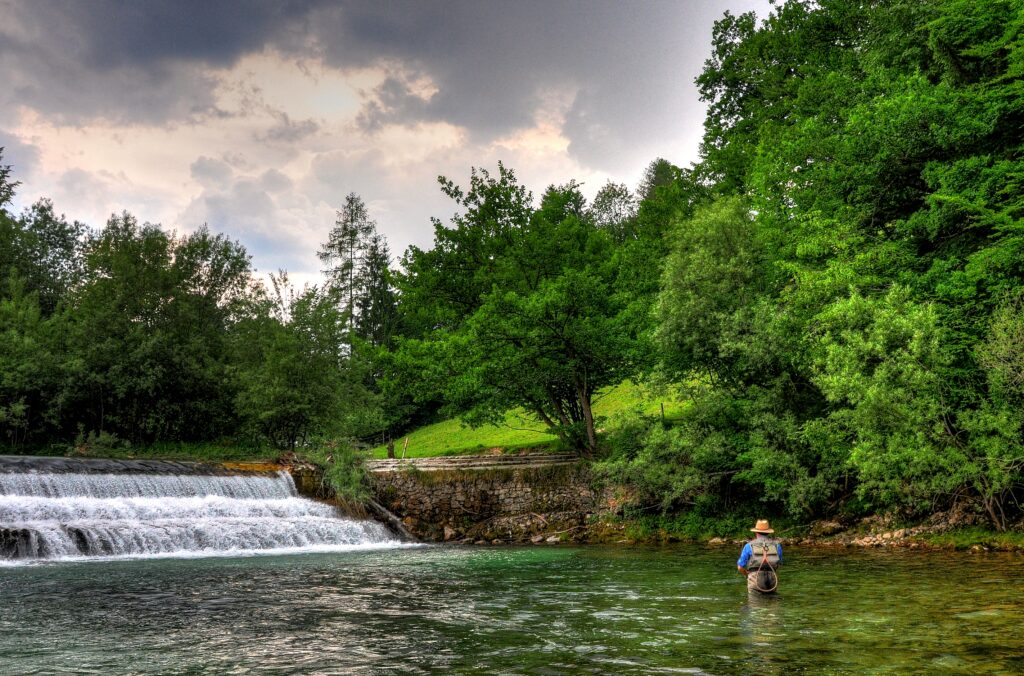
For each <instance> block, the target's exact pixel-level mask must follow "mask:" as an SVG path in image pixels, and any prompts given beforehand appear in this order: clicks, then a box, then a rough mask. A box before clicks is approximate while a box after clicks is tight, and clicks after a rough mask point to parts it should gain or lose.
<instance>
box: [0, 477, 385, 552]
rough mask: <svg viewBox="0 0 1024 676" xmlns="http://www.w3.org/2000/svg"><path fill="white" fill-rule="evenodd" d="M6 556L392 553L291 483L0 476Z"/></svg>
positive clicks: (374, 527) (381, 539)
mask: <svg viewBox="0 0 1024 676" xmlns="http://www.w3.org/2000/svg"><path fill="white" fill-rule="evenodd" d="M0 529H5V531H6V533H7V535H6V538H7V546H6V547H5V551H6V557H8V558H17V559H28V560H39V559H48V560H67V559H85V558H95V557H102V558H147V557H167V556H174V557H180V556H191V555H196V556H237V555H240V554H246V553H283V552H307V551H348V550H351V549H353V548H365V547H390V546H395V545H396V544H397V542H396V541H395V540H394V539H393V538H392V536H391V534H390V533H389V532H388V531H387V529H386V528H384V526H382V525H381V524H379V523H376V522H373V521H363V520H356V519H351V518H347V517H345V516H343V515H342V514H340V513H339V512H338V510H337V509H336V508H334V507H332V506H330V505H326V504H323V503H319V502H315V501H313V500H308V499H306V498H303V497H301V496H299V495H298V494H297V492H296V490H295V484H294V483H293V482H292V479H291V476H290V475H288V474H287V473H286V472H280V473H278V474H276V475H254V476H194V475H183V476H174V475H117V474H38V473H37V474H34V473H24V474H0Z"/></svg>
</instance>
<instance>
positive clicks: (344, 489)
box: [301, 438, 372, 505]
mask: <svg viewBox="0 0 1024 676" xmlns="http://www.w3.org/2000/svg"><path fill="white" fill-rule="evenodd" d="M301 455H302V457H303V458H304V459H306V460H309V461H311V462H313V463H315V464H317V465H320V466H321V467H322V468H323V470H324V481H325V482H326V484H327V486H328V487H329V489H330V492H331V493H332V494H333V495H334V497H335V498H337V499H339V500H341V501H343V502H347V503H350V504H353V505H361V504H363V503H364V502H366V500H367V499H369V498H370V497H372V493H371V491H370V483H369V477H368V476H367V474H366V459H367V453H366V451H365V450H362V449H361V448H360V446H359V445H358V444H357V443H354V442H353V441H351V440H349V439H344V438H317V439H314V440H312V441H311V442H310V443H309V444H308V445H307V446H306V447H305V448H303V449H302V454H301Z"/></svg>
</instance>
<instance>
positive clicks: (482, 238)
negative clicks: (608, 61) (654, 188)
mask: <svg viewBox="0 0 1024 676" xmlns="http://www.w3.org/2000/svg"><path fill="white" fill-rule="evenodd" d="M442 187H443V189H444V191H445V192H446V194H448V195H449V196H451V197H453V198H454V199H455V200H456V201H457V202H458V203H459V204H460V205H461V206H463V207H464V208H465V209H466V214H464V215H461V216H456V217H455V218H454V219H453V223H454V227H452V228H446V227H444V226H442V225H441V224H440V223H438V224H436V226H435V231H436V232H435V247H434V249H433V250H431V251H428V252H422V251H419V250H417V249H411V250H410V252H409V253H408V254H407V255H406V259H405V267H406V269H407V270H408V273H407V275H406V276H405V277H404V280H403V306H404V307H405V308H406V311H407V312H410V313H413V314H414V315H418V316H420V317H432V320H431V324H432V326H434V327H435V328H434V331H433V332H432V333H431V334H430V336H429V337H428V338H427V339H426V340H423V341H407V342H406V343H405V344H404V345H403V347H402V349H401V350H400V353H401V356H400V357H399V360H401V361H399V360H396V362H395V363H399V364H403V365H405V366H406V368H407V369H408V370H407V371H406V373H407V375H408V376H409V377H410V378H411V379H413V378H414V379H416V380H419V381H420V382H429V383H430V386H429V387H427V388H422V389H421V390H420V391H423V390H426V391H428V392H429V391H431V390H435V388H437V389H440V390H441V391H442V392H443V393H444V397H445V400H446V404H447V406H448V410H449V411H451V412H463V413H464V414H465V419H466V420H467V421H468V422H470V423H472V424H484V423H493V422H495V421H498V420H500V419H501V418H502V417H503V416H504V414H505V412H506V411H508V410H509V409H512V408H517V407H519V408H522V409H524V410H526V411H529V412H530V413H531V414H532V415H534V416H536V418H537V419H538V420H539V421H540V422H541V423H543V424H544V425H546V426H547V427H548V428H549V429H550V430H551V431H552V432H553V433H554V434H556V435H557V436H558V437H559V438H560V439H561V440H562V441H563V443H564V444H565V445H566V446H568V447H570V448H573V449H577V450H579V451H582V452H586V453H593V452H594V451H595V450H596V447H597V437H596V428H597V422H596V420H595V417H594V413H593V397H594V394H595V393H596V392H597V391H598V390H599V389H601V388H603V387H607V386H609V385H612V384H615V383H618V382H620V381H621V380H623V379H624V378H625V377H627V376H629V375H631V374H632V373H633V372H635V370H636V363H637V359H638V348H637V338H638V336H637V324H636V322H635V321H632V318H631V316H630V314H629V313H628V308H629V298H628V297H627V295H626V294H623V293H616V292H615V288H614V283H615V273H616V270H615V267H614V265H612V252H613V250H614V245H613V241H612V239H611V238H610V237H609V236H608V233H607V232H606V231H605V230H604V229H602V228H599V227H596V226H595V225H594V223H593V222H591V221H590V220H589V217H588V216H587V209H586V205H585V200H584V199H583V197H582V195H581V194H580V191H579V187H578V186H577V185H576V184H575V183H573V182H570V183H569V184H567V185H564V186H559V187H555V186H552V187H550V188H548V190H547V191H546V192H545V193H544V196H543V198H542V200H541V203H540V206H539V208H537V209H536V210H533V208H532V207H531V205H530V195H529V193H528V192H526V190H525V189H524V188H522V187H521V186H519V185H518V184H517V183H516V180H515V176H514V174H513V173H512V172H511V171H508V170H506V169H505V168H504V167H503V166H499V176H498V178H497V179H493V178H491V177H490V175H489V174H488V173H487V172H480V173H477V172H474V173H473V175H472V176H471V181H470V189H469V191H468V192H465V193H464V192H463V191H462V189H461V188H458V187H456V186H455V185H454V184H453V183H451V182H450V181H447V180H446V179H443V180H442ZM456 308H463V309H464V310H465V313H464V314H463V315H461V316H459V317H458V318H457V319H456V317H454V316H452V315H451V314H449V313H450V312H451V311H452V309H456ZM410 367H412V368H410ZM413 370H415V373H412V371H413ZM435 391H436V390H435Z"/></svg>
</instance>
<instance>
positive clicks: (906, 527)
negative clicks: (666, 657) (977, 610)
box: [568, 509, 1024, 552]
mask: <svg viewBox="0 0 1024 676" xmlns="http://www.w3.org/2000/svg"><path fill="white" fill-rule="evenodd" d="M776 537H777V539H778V540H779V541H780V542H781V543H782V544H783V546H792V545H797V546H801V547H827V548H835V547H842V548H846V547H857V548H867V549H884V548H894V549H929V550H946V551H953V550H956V551H970V552H988V551H1003V552H1014V551H1015V552H1024V523H1018V524H1015V526H1014V528H1012V529H1011V530H1009V531H1006V532H999V531H996V530H993V529H991V528H990V527H988V526H987V525H986V524H985V523H984V521H983V519H981V518H980V517H979V516H978V515H973V514H971V513H970V511H969V510H965V509H957V510H950V511H947V512H938V513H936V514H933V515H932V516H930V517H929V518H928V519H926V520H924V521H919V522H913V523H901V522H899V521H898V520H897V519H895V518H894V517H893V516H891V515H874V516H869V517H865V518H862V519H859V520H856V521H854V522H849V523H846V524H844V523H841V522H839V521H835V520H829V519H822V520H817V521H814V522H811V523H809V524H804V525H796V526H789V527H784V528H780V529H779V530H778V532H777V533H776ZM748 539H749V533H748V532H747V531H746V529H743V530H739V531H735V530H733V531H730V532H727V533H720V534H703V535H700V536H694V535H693V534H690V533H685V532H680V531H673V530H672V529H670V528H657V527H655V528H652V527H651V524H650V523H643V522H642V520H631V519H623V518H618V517H614V518H610V519H604V520H599V521H597V522H595V523H593V524H589V525H588V528H587V529H586V530H583V531H580V532H579V533H577V534H575V535H574V536H573V537H570V538H568V541H571V542H573V543H578V544H629V545H640V544H669V543H676V542H682V543H699V544H705V545H709V546H712V547H733V546H736V545H741V544H743V543H744V542H746V541H747V540H748Z"/></svg>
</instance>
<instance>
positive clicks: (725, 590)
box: [0, 546, 1024, 674]
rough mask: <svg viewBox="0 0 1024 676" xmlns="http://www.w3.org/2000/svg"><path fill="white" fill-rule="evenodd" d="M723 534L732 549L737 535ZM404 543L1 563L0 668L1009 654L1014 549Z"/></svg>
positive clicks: (532, 666) (1018, 595)
mask: <svg viewBox="0 0 1024 676" xmlns="http://www.w3.org/2000/svg"><path fill="white" fill-rule="evenodd" d="M737 549H738V548H737ZM736 554H737V552H734V551H733V550H732V548H724V549H721V548H719V549H709V548H702V547H695V546H680V547H665V548H650V549H646V548H600V547H591V548H571V547H533V548H499V547H440V546H434V547H413V548H391V549H370V550H365V551H364V550H359V549H354V550H353V551H346V552H331V553H303V554H294V555H285V556H280V555H278V556H266V555H261V556H244V557H223V556H222V557H212V558H157V559H140V560H132V559H127V560H103V559H92V560H83V561H59V562H46V563H38V562H37V563H22V564H18V565H7V566H3V567H0V599H2V602H0V672H2V673H5V674H7V673H10V674H30V673H54V672H65V673H67V672H73V673H96V674H100V673H102V674H109V673H161V674H171V673H188V674H203V673H211V674H222V673H282V674H284V673H304V674H306V673H367V674H370V673H374V674H376V673H436V672H442V671H448V672H455V673H466V672H485V673H505V674H570V673H601V674H631V673H636V674H648V673H711V674H738V673H751V672H753V673H758V674H782V673H794V672H806V673H879V674H890V673H922V672H946V673H961V672H971V673H974V674H984V673H1014V672H1019V671H1020V666H1021V659H1022V656H1024V633H1022V632H1021V628H1020V627H1021V621H1022V619H1024V583H1022V581H1021V580H1022V579H1024V577H1022V576H1021V573H1022V571H1024V557H1022V556H1021V555H1019V554H995V553H993V554H981V555H971V554H961V553H935V552H929V553H921V552H914V551H899V552H896V551H892V552H888V551H887V552H880V551H860V550H851V551H847V550H844V551H830V550H815V549H801V548H793V547H791V548H789V549H787V552H786V559H787V566H786V568H785V569H784V570H783V572H782V574H781V576H780V577H781V585H780V593H779V594H778V595H777V596H776V597H775V598H759V599H754V600H748V598H747V591H746V588H745V585H744V583H743V580H742V578H741V577H740V576H739V575H737V574H736V573H735V572H734V571H735V569H734V561H735V558H736Z"/></svg>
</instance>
